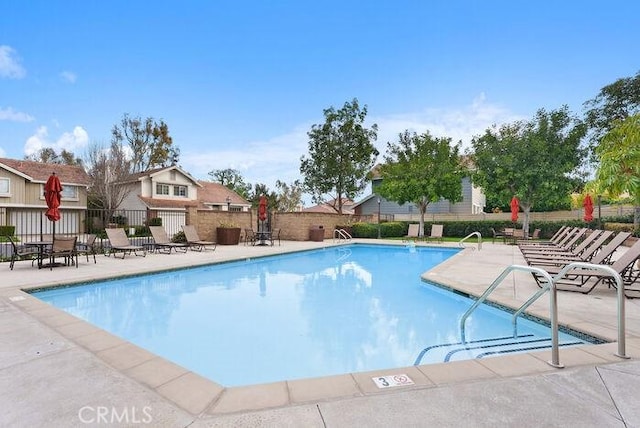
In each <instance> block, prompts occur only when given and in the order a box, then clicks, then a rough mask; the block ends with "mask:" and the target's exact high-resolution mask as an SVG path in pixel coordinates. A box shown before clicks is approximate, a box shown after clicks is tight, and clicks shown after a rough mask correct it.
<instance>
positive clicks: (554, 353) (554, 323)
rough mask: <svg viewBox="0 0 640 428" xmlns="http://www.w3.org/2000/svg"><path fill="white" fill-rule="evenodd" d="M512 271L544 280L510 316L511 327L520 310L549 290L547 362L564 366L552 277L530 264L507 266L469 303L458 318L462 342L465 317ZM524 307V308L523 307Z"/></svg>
mask: <svg viewBox="0 0 640 428" xmlns="http://www.w3.org/2000/svg"><path fill="white" fill-rule="evenodd" d="M513 271H524V272H530V273H534V274H537V275H540V276H542V277H543V278H544V279H545V280H546V282H545V283H544V284H543V285H542V286H541V288H540V289H539V290H538V291H537V292H536V293H534V294H533V296H531V297H530V298H529V299H528V300H527V301H526V302H524V303H523V305H522V306H521V307H520V308H519V309H518V310H517V311H516V312H515V313H514V314H513V317H512V322H513V328H514V332H515V330H516V328H517V327H516V325H517V324H516V323H517V321H516V320H517V317H518V316H519V315H520V314H521V313H522V311H524V309H526V308H527V307H529V305H531V303H533V302H534V301H535V300H537V299H538V298H539V297H540V296H542V295H543V294H544V293H546V292H547V291H550V293H549V312H550V314H549V319H550V322H551V361H550V362H548V363H549V364H550V365H551V366H553V367H558V368H561V367H564V366H563V365H562V364H560V353H559V350H558V348H559V346H558V302H557V300H556V288H555V285H554V282H553V279H552V278H551V275H549V272H547V271H545V270H543V269H540V268H536V267H531V266H522V265H511V266H509V267H507V268H506V269H505V270H504V271H503V272H502V273H501V274H500V275H499V276H498V277H497V278H496V279H495V280H494V281H493V283H491V285H490V286H489V288H487V289H486V290H485V292H484V293H482V296H480V297H479V298H478V300H476V301H475V302H474V303H473V305H471V307H470V308H469V309H468V310H467V312H465V313H464V315H462V318H461V319H460V338H461V339H462V342H463V343H464V342H466V338H465V330H464V329H465V323H466V321H467V318H469V316H470V315H471V313H472V312H473V311H474V310H475V309H476V308H477V307H478V306H480V304H481V303H482V302H484V301H485V300H487V297H489V295H490V294H491V293H492V292H493V290H495V289H496V288H497V287H498V285H500V284H501V283H502V281H503V280H504V279H505V278H506V277H507V275H509V274H510V273H511V272H513ZM523 308H524V309H523Z"/></svg>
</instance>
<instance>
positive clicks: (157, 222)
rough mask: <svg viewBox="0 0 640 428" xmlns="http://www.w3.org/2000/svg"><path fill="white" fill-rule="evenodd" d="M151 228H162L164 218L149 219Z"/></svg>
mask: <svg viewBox="0 0 640 428" xmlns="http://www.w3.org/2000/svg"><path fill="white" fill-rule="evenodd" d="M149 226H162V217H153V218H150V219H149Z"/></svg>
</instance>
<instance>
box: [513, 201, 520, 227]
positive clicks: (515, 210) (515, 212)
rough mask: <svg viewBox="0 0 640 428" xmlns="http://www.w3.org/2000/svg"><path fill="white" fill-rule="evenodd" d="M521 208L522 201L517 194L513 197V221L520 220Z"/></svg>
mask: <svg viewBox="0 0 640 428" xmlns="http://www.w3.org/2000/svg"><path fill="white" fill-rule="evenodd" d="M519 209H520V201H518V198H516V197H515V196H514V197H513V198H511V221H514V222H515V221H518V210H519Z"/></svg>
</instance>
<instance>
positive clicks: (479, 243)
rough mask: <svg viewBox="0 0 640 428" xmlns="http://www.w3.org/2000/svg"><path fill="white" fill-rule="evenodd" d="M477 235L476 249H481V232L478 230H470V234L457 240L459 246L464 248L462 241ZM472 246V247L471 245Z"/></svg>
mask: <svg viewBox="0 0 640 428" xmlns="http://www.w3.org/2000/svg"><path fill="white" fill-rule="evenodd" d="M474 235H475V236H477V237H478V251H480V250H482V234H481V233H480V232H471V233H470V234H468V235H467V236H465V237H464V238H462V239H461V240H460V241H459V242H458V245H459V246H460V247H463V248H464V245H463V243H464V241H466V240H467V239H469V238H471V237H472V236H474ZM471 248H473V247H471Z"/></svg>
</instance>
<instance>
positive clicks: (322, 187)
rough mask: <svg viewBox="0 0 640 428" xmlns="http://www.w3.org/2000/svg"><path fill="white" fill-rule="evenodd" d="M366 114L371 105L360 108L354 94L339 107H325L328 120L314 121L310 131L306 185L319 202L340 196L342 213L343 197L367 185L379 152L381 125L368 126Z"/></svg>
mask: <svg viewBox="0 0 640 428" xmlns="http://www.w3.org/2000/svg"><path fill="white" fill-rule="evenodd" d="M366 116H367V106H366V105H365V106H363V107H362V108H360V105H359V104H358V100H357V99H355V98H354V99H353V101H351V102H346V103H345V104H344V106H343V107H342V108H341V109H339V110H336V109H335V108H333V107H330V108H328V109H325V110H324V117H325V123H323V124H321V125H318V124H316V125H313V126H312V127H311V131H309V132H308V133H307V135H308V136H309V156H308V157H305V156H303V157H302V158H301V159H300V161H301V164H300V173H301V174H302V175H303V176H304V181H303V186H304V189H305V190H306V191H308V192H309V193H310V194H311V197H312V200H313V202H315V203H323V202H326V200H328V199H334V200H336V201H337V202H338V203H337V208H336V211H337V212H338V213H339V214H342V204H343V201H344V200H345V199H354V198H355V197H356V195H358V194H359V193H360V192H361V191H362V190H363V189H364V188H365V186H366V185H367V181H366V177H367V173H368V172H369V170H371V168H372V167H373V165H374V163H375V160H376V158H377V156H378V150H377V149H376V148H375V146H374V145H373V142H372V141H375V140H376V138H377V131H378V126H377V125H376V124H373V125H372V126H371V128H365V126H364V120H365V118H366ZM329 194H332V195H331V196H328V195H329Z"/></svg>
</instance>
